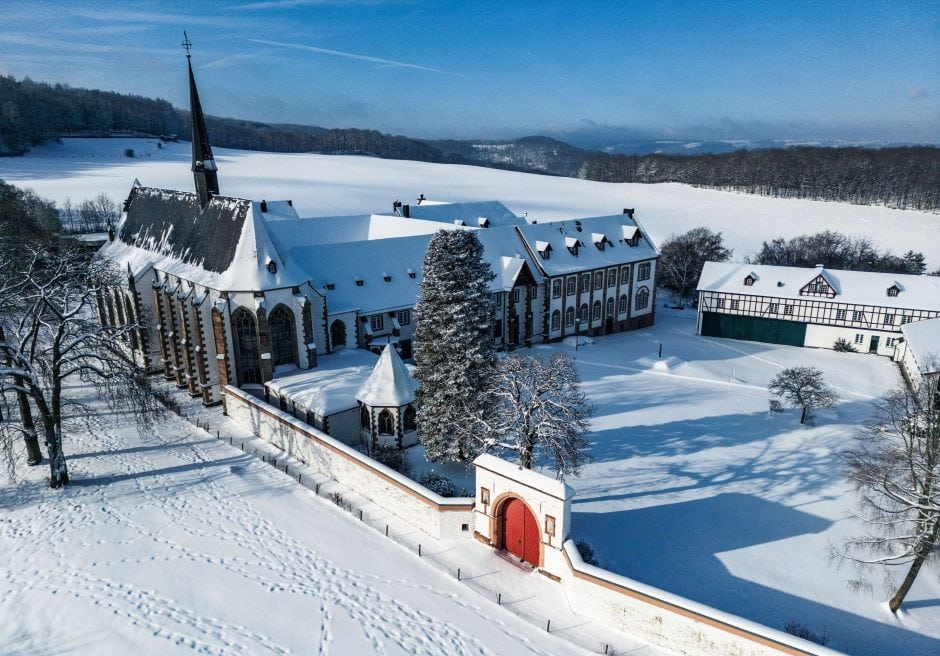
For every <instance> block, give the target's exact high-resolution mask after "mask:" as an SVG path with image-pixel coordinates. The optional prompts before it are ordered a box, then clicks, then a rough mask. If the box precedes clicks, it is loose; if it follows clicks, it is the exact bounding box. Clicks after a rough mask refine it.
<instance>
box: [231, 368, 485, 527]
mask: <svg viewBox="0 0 940 656" xmlns="http://www.w3.org/2000/svg"><path fill="white" fill-rule="evenodd" d="M225 406H226V411H227V412H228V414H229V416H230V417H231V418H232V419H233V420H235V421H236V422H238V423H239V424H240V425H241V426H243V427H244V428H246V429H248V430H250V431H251V432H252V433H253V434H254V435H256V436H257V437H260V438H261V439H263V440H265V441H266V442H270V443H271V444H273V445H274V446H276V447H278V448H280V449H282V450H284V451H286V452H287V453H289V454H291V455H292V456H293V457H295V458H297V459H298V460H301V461H303V462H304V463H306V464H307V465H309V466H310V467H313V468H314V469H316V470H317V471H318V472H320V473H322V474H324V475H326V476H329V477H330V478H332V479H333V480H335V481H337V482H339V483H341V484H342V485H344V486H345V487H347V488H349V489H350V490H352V491H354V492H356V493H357V494H361V495H362V496H364V497H366V498H367V499H369V500H370V501H373V502H375V503H378V504H380V505H381V506H382V507H383V508H385V509H386V510H387V511H389V512H390V513H392V514H394V515H396V516H398V517H401V518H402V519H403V520H405V521H407V522H408V523H409V524H411V525H412V526H415V527H417V528H419V529H421V530H422V531H424V532H425V533H427V534H428V535H430V536H432V537H435V538H446V539H453V538H469V537H471V536H472V535H473V533H472V527H473V500H472V499H462V498H453V499H447V498H444V497H441V496H439V495H437V494H435V493H433V492H431V491H430V490H428V489H427V488H424V487H422V486H421V485H418V484H417V483H415V482H414V481H412V480H411V479H409V478H408V477H406V476H403V475H401V474H399V473H398V472H396V471H394V470H392V469H390V468H388V467H386V466H385V465H382V464H380V463H378V462H376V461H374V460H372V459H371V458H369V457H368V456H365V455H363V454H362V453H359V452H358V451H356V450H355V449H353V448H351V447H349V446H347V445H346V444H343V443H342V442H340V441H339V440H336V439H334V438H332V437H330V436H329V435H327V434H326V433H323V432H322V431H318V430H316V429H315V428H312V427H310V426H308V425H306V424H304V423H303V422H301V421H299V420H297V419H295V418H294V417H292V416H291V415H290V414H289V413H287V412H282V411H281V410H279V409H278V408H276V407H274V406H272V405H270V404H267V403H265V402H264V401H261V400H259V399H256V398H255V397H252V396H250V395H248V394H246V393H245V392H242V391H241V390H239V389H237V388H234V387H231V386H228V387H226V388H225Z"/></svg>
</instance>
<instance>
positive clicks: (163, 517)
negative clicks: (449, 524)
mask: <svg viewBox="0 0 940 656" xmlns="http://www.w3.org/2000/svg"><path fill="white" fill-rule="evenodd" d="M97 408H98V410H99V413H98V414H97V415H96V416H95V417H92V418H91V420H90V426H85V424H84V422H80V421H78V420H76V419H73V420H70V421H67V425H68V426H69V428H70V430H69V435H68V438H67V441H66V450H67V454H68V456H69V466H70V470H71V474H72V479H73V482H72V485H70V486H69V487H67V488H65V489H62V490H50V489H49V488H48V487H47V486H46V485H45V483H44V478H43V477H44V476H47V475H48V468H47V466H43V467H37V468H34V469H32V470H30V471H28V472H27V475H26V480H25V481H24V482H23V483H21V484H20V485H17V486H12V485H9V484H8V483H6V482H4V483H3V484H0V563H2V565H0V653H2V654H18V655H29V656H45V655H47V654H141V655H143V654H154V655H158V654H161V655H162V654H175V653H202V654H246V655H251V656H259V655H262V654H321V655H326V654H334V655H336V654H350V655H359V654H387V655H392V654H402V655H404V654H409V655H410V654H427V655H429V656H432V655H433V656H436V655H437V654H507V655H509V654H512V655H516V654H529V655H533V656H553V655H555V654H572V655H574V654H586V653H588V652H586V651H583V650H582V649H580V648H579V647H576V646H575V645H573V644H571V643H569V642H567V641H565V640H564V639H563V638H561V637H555V636H554V635H551V634H547V633H546V632H545V629H544V627H537V626H534V625H532V624H530V623H527V622H526V621H524V620H522V619H520V618H518V617H516V616H515V615H514V614H513V613H511V612H509V611H508V610H506V609H505V608H500V607H498V606H497V605H496V604H495V603H494V600H493V599H492V598H489V597H483V596H481V595H479V594H477V593H476V592H474V591H472V590H470V589H469V588H467V587H466V585H464V584H461V583H458V582H457V581H455V580H454V579H453V577H452V576H448V575H446V574H445V573H443V572H441V571H439V570H437V569H435V568H433V567H431V566H430V565H428V564H427V563H426V562H424V561H422V560H421V559H420V558H418V556H417V555H415V553H414V550H413V549H406V547H405V546H401V545H399V544H397V543H396V541H394V540H392V539H389V538H386V537H385V536H384V535H383V534H382V533H380V532H379V531H376V530H375V529H374V528H369V527H368V526H367V525H366V524H365V523H363V522H360V521H358V520H357V519H355V518H354V517H353V515H350V514H349V513H347V512H345V511H342V510H340V509H339V508H338V507H336V506H335V505H334V504H332V503H330V501H328V500H326V499H324V498H321V497H317V496H316V495H315V494H314V493H313V492H311V491H310V490H308V489H306V488H305V487H302V486H301V485H299V484H298V483H297V481H296V480H295V479H293V478H291V477H288V476H287V475H285V474H284V473H283V472H278V471H276V470H275V469H274V468H272V467H271V466H269V465H265V464H263V463H262V462H261V460H259V459H257V458H255V457H253V456H250V455H246V454H245V453H243V452H242V451H241V450H239V448H238V447H237V446H229V444H228V443H226V442H225V441H220V440H217V439H216V438H215V437H214V436H213V435H209V434H208V433H206V432H204V431H202V430H199V429H196V428H195V427H193V426H192V425H191V424H189V423H186V422H185V421H183V420H182V419H179V418H177V417H176V416H175V415H170V416H167V417H166V418H165V419H164V421H163V422H162V423H161V424H160V425H159V426H158V427H157V430H156V431H155V433H154V434H149V435H144V436H142V437H141V436H139V435H138V434H137V431H136V428H135V427H134V422H133V420H132V419H130V418H129V417H127V416H123V415H120V414H117V415H116V414H115V413H113V412H111V411H109V410H108V409H107V408H106V407H105V406H104V405H103V404H100V403H99V404H97ZM464 542H467V543H468V546H470V547H475V550H474V551H473V553H474V554H476V560H475V561H474V562H475V563H476V568H475V571H476V572H479V571H480V566H481V560H483V559H485V558H495V555H494V554H492V552H491V551H489V550H488V549H486V548H485V547H484V546H483V545H480V544H479V543H477V542H475V541H464ZM425 545H426V546H427V542H425ZM470 558H471V559H472V556H471V557H470ZM500 562H502V561H500ZM467 564H468V561H466V560H465V561H464V567H465V569H464V572H467V571H468V570H469V571H470V572H473V571H474V568H473V567H472V566H471V567H470V568H468V567H467ZM482 566H484V567H489V568H492V567H493V565H492V564H486V563H483V564H482ZM506 566H507V567H510V568H512V566H511V565H506ZM524 576H525V577H527V578H528V579H532V577H534V579H533V583H535V584H542V585H548V586H551V587H552V588H557V586H555V585H554V584H552V583H551V582H550V581H548V580H547V579H545V578H544V577H541V576H539V575H538V574H535V573H530V574H526V575H524ZM510 579H511V577H510ZM524 580H525V579H523V581H524ZM502 589H503V590H505V596H506V597H507V599H505V600H504V601H505V602H506V603H507V604H508V603H509V601H510V600H511V601H516V600H518V599H519V598H521V597H526V596H528V595H529V594H531V593H532V591H531V590H529V589H527V588H526V584H525V583H524V582H523V583H522V584H520V585H518V586H515V587H514V586H513V584H512V583H510V582H509V579H505V580H504V582H503V587H502ZM558 594H559V595H560V591H558ZM556 603H557V602H556ZM557 617H558V615H556V618H557ZM583 622H584V620H583V619H582V620H581V623H583ZM558 624H560V623H557V622H556V626H557V625H558ZM562 624H563V623H562ZM569 624H570V623H569ZM563 628H564V627H563V626H559V627H558V629H559V630H561V629H563ZM627 644H629V642H628V643H627ZM637 647H638V645H637V644H636V643H634V644H633V645H632V646H631V648H637ZM638 653H644V654H661V653H662V652H661V651H659V650H650V651H647V650H644V649H642V648H641V649H640V650H639V652H638Z"/></svg>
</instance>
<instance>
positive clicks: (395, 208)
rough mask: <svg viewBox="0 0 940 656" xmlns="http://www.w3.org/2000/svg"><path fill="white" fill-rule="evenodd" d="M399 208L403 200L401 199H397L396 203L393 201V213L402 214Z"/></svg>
mask: <svg viewBox="0 0 940 656" xmlns="http://www.w3.org/2000/svg"><path fill="white" fill-rule="evenodd" d="M399 210H401V201H400V200H396V201H395V202H394V203H392V214H399V215H400V212H399Z"/></svg>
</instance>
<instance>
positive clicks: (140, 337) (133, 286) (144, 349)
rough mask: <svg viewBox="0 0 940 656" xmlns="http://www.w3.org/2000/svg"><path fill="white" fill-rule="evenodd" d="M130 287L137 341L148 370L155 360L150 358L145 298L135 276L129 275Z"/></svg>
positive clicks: (144, 364) (143, 362)
mask: <svg viewBox="0 0 940 656" xmlns="http://www.w3.org/2000/svg"><path fill="white" fill-rule="evenodd" d="M128 287H129V288H130V291H131V304H132V306H133V308H134V320H135V321H136V322H137V343H138V344H139V345H140V353H141V355H142V356H143V357H142V364H143V367H144V369H145V370H146V371H150V368H151V367H152V366H153V362H151V360H150V334H149V331H148V330H147V326H146V321H147V317H145V316H144V313H143V310H142V306H143V299H142V298H141V296H140V290H138V289H137V282H136V281H135V280H134V276H129V278H128Z"/></svg>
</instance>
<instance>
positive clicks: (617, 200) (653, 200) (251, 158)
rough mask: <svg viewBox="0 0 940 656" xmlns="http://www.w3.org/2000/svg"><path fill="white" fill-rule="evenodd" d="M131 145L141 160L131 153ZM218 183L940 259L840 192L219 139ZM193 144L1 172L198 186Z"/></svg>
mask: <svg viewBox="0 0 940 656" xmlns="http://www.w3.org/2000/svg"><path fill="white" fill-rule="evenodd" d="M126 148H133V149H134V151H135V154H136V155H137V156H136V157H135V158H134V159H129V158H127V157H124V150H125V149H126ZM215 155H216V161H217V162H218V165H219V182H220V186H221V190H222V193H223V194H225V195H229V196H243V197H249V198H254V199H256V200H260V199H267V200H280V199H286V198H290V199H292V200H293V201H294V203H295V205H296V207H297V209H298V212H300V214H301V216H337V215H342V214H361V213H368V212H386V211H391V208H392V201H394V200H401V201H402V202H404V203H408V202H413V201H414V199H415V198H416V197H417V196H418V194H419V193H424V194H425V196H426V197H427V198H431V199H435V200H451V201H470V200H499V201H502V202H503V203H505V204H506V205H507V206H508V207H509V209H511V210H513V211H515V212H517V213H520V214H521V213H522V212H528V213H529V216H530V217H531V218H534V219H542V220H546V219H560V218H573V217H579V216H598V215H606V214H611V213H616V212H619V211H621V210H622V209H623V208H624V207H633V208H636V210H637V216H638V217H639V218H640V220H641V221H642V222H643V224H644V225H645V226H646V228H647V230H649V232H650V233H651V236H652V237H653V239H654V241H656V242H661V241H662V240H663V239H665V238H666V237H668V236H669V235H671V234H674V233H678V232H684V231H686V230H688V229H689V228H694V227H696V226H700V225H705V226H708V227H710V228H712V229H713V230H718V231H721V232H722V233H723V234H724V236H725V242H726V244H727V245H728V246H730V247H731V248H733V249H734V252H735V258H736V259H743V258H744V257H746V256H748V255H752V254H753V253H754V252H755V251H757V250H758V249H759V248H760V245H761V242H762V241H764V240H769V239H773V238H775V237H780V236H784V237H794V236H796V235H799V234H803V233H812V232H817V231H819V230H824V229H830V230H840V231H842V232H845V233H848V234H852V235H859V236H867V237H871V238H872V240H873V241H874V243H875V244H876V245H877V246H878V247H879V248H887V249H891V250H893V251H894V252H896V253H903V252H905V251H907V250H909V249H914V250H919V251H922V252H923V253H924V255H926V257H927V261H928V265H929V267H930V269H931V270H933V269H935V268H937V267H938V266H940V214H930V213H925V212H914V211H904V210H893V209H888V208H884V207H867V206H860V205H848V204H843V203H824V202H816V201H808V200H796V199H779V198H763V197H760V196H750V195H746V194H734V193H728V192H721V191H713V190H709V189H694V188H692V187H688V186H686V185H680V184H660V185H642V184H607V183H602V182H589V181H586V180H575V179H572V178H556V177H549V176H539V175H530V174H525V173H513V172H508V171H498V170H495V169H485V168H479V167H472V166H456V165H446V164H427V163H423V162H408V161H393V160H381V159H374V158H369V157H351V156H350V157H340V156H324V155H303V154H298V155H290V154H272V153H258V152H249V151H235V150H226V149H224V148H217V149H215ZM190 157H191V155H190V144H189V143H186V142H180V143H175V144H165V145H164V147H163V148H157V146H156V142H155V141H152V140H150V141H148V140H143V139H66V140H64V142H63V144H61V145H55V144H50V145H46V146H41V147H39V148H36V149H35V150H34V151H33V152H31V153H29V154H27V155H26V156H25V157H16V158H9V157H7V158H0V178H2V179H4V180H7V181H8V182H11V183H13V184H16V185H19V186H25V187H31V188H33V189H35V190H36V192H37V193H39V194H40V195H41V196H43V197H46V198H49V199H52V200H55V201H57V202H59V203H61V202H62V201H63V200H64V199H65V197H66V196H69V197H71V199H72V201H73V202H74V203H76V204H77V203H78V202H80V201H81V200H83V199H85V198H93V197H94V196H95V195H97V194H98V193H99V192H101V191H104V192H106V193H107V194H108V195H110V196H111V197H112V198H114V199H115V200H122V199H124V198H126V197H127V194H128V192H129V191H130V187H131V184H132V183H133V181H134V178H137V179H139V180H140V182H141V184H144V185H147V186H152V187H164V188H168V189H192V188H193V178H192V174H191V173H190V170H189V165H190Z"/></svg>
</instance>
